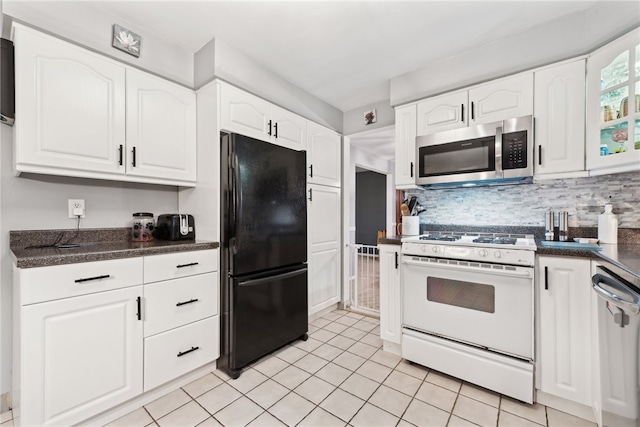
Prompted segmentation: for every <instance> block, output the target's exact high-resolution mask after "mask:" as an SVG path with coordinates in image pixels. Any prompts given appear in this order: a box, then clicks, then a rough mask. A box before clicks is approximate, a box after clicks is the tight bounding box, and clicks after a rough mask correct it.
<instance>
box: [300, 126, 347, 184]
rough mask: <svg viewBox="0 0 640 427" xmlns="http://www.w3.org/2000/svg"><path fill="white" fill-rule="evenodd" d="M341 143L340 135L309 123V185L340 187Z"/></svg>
mask: <svg viewBox="0 0 640 427" xmlns="http://www.w3.org/2000/svg"><path fill="white" fill-rule="evenodd" d="M340 142H341V138H340V135H339V134H337V133H335V132H333V131H332V130H330V129H327V128H325V127H323V126H320V125H319V124H317V123H313V122H308V123H307V164H308V167H309V179H308V182H309V183H312V184H322V185H331V186H334V187H340V181H341V180H340V177H341V168H342V162H341V158H342V156H341V144H340Z"/></svg>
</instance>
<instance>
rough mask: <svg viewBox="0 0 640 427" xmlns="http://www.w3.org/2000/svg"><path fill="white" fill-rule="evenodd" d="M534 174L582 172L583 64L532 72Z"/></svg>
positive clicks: (583, 61)
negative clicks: (533, 85) (533, 83)
mask: <svg viewBox="0 0 640 427" xmlns="http://www.w3.org/2000/svg"><path fill="white" fill-rule="evenodd" d="M534 114H535V140H536V141H535V144H536V151H535V158H536V161H535V174H536V176H538V175H541V174H550V173H564V172H579V171H584V166H585V162H584V127H585V60H584V59H581V60H579V61H573V62H569V63H563V64H560V65H557V66H554V67H550V68H545V69H543V70H541V71H536V72H535V104H534Z"/></svg>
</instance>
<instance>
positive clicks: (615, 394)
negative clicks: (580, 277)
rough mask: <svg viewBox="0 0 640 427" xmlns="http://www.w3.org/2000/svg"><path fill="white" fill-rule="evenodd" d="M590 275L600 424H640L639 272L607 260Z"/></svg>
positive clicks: (621, 426)
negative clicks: (594, 308) (594, 309)
mask: <svg viewBox="0 0 640 427" xmlns="http://www.w3.org/2000/svg"><path fill="white" fill-rule="evenodd" d="M601 264H602V265H600V266H598V267H597V269H596V274H595V275H594V276H593V277H592V278H591V284H592V287H593V290H594V292H596V294H597V295H598V301H597V307H598V309H597V315H598V341H599V343H598V344H599V345H598V347H599V360H600V393H601V395H600V402H599V403H600V405H601V408H600V410H601V415H602V427H638V426H640V417H639V416H638V412H639V410H640V402H639V401H640V368H639V365H640V357H639V349H640V276H637V275H635V274H632V273H631V272H629V271H626V270H625V269H622V268H620V267H618V266H616V265H613V264H611V263H608V262H601Z"/></svg>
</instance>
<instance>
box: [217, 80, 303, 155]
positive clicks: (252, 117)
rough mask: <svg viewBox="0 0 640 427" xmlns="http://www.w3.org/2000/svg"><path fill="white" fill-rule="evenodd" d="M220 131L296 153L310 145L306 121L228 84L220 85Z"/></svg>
mask: <svg viewBox="0 0 640 427" xmlns="http://www.w3.org/2000/svg"><path fill="white" fill-rule="evenodd" d="M220 102H221V107H220V110H221V111H220V122H221V124H220V128H221V129H222V130H226V131H229V132H236V133H240V134H242V135H246V136H249V137H251V138H256V139H260V140H262V141H267V142H271V143H273V144H277V145H280V146H283V147H287V148H291V149H293V150H304V149H305V148H306V144H307V136H306V134H307V119H305V118H303V117H301V116H298V115H297V114H294V113H291V112H289V111H287V110H285V109H283V108H280V107H278V106H275V105H273V104H271V103H269V102H267V101H265V100H264V99H262V98H259V97H257V96H255V95H252V94H250V93H248V92H245V91H244V90H242V89H238V88H236V87H234V86H231V85H229V84H226V83H222V84H221V96H220Z"/></svg>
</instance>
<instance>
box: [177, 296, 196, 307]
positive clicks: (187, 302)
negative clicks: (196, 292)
mask: <svg viewBox="0 0 640 427" xmlns="http://www.w3.org/2000/svg"><path fill="white" fill-rule="evenodd" d="M197 301H198V298H194V299H191V300H189V301H183V302H179V303H177V304H176V307H180V306H181V305H187V304H191V303H192V302H197Z"/></svg>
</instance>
